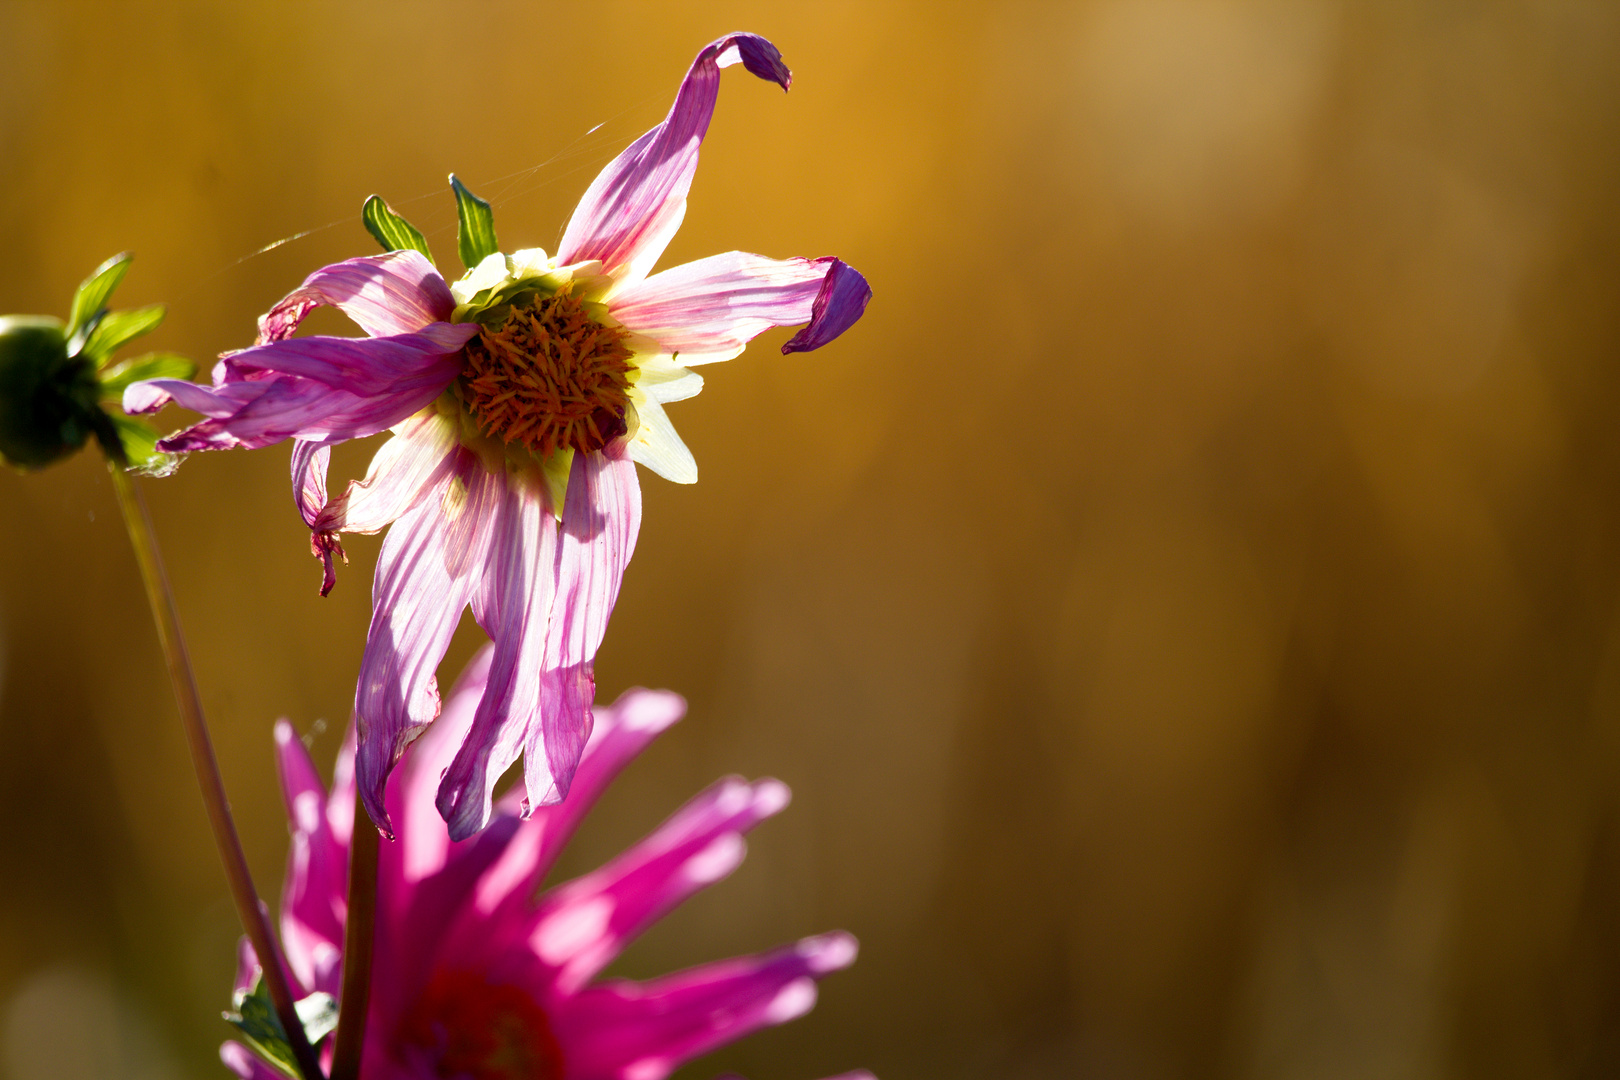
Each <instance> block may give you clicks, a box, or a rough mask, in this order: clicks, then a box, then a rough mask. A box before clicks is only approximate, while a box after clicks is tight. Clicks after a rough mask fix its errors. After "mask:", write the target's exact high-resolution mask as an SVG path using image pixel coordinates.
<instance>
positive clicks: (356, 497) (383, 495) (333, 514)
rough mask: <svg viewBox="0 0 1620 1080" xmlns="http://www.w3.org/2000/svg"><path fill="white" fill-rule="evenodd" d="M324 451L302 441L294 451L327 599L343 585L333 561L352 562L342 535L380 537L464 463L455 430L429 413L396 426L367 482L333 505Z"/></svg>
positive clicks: (298, 490) (302, 508)
mask: <svg viewBox="0 0 1620 1080" xmlns="http://www.w3.org/2000/svg"><path fill="white" fill-rule="evenodd" d="M324 445H326V444H316V443H313V442H305V441H303V440H299V441H298V442H297V444H296V445H295V446H294V448H293V490H294V493H295V496H296V497H297V501H298V508H299V512H300V513H302V514H303V515H304V520H305V522H306V523H308V525H309V527H310V549H311V550H312V551H313V552H314V553H315V555H316V557H318V558H319V559H320V560H321V563H322V565H323V568H324V573H323V575H322V579H321V595H322V596H325V595H327V594H328V593H330V592H331V591H332V586H333V585H335V584H336V583H337V572H336V569H337V568H336V567H335V566H334V565H333V556H334V555H336V556H338V557H341V558H343V559H344V561H345V562H347V561H348V557H347V556H345V555H344V554H343V544H342V542H341V541H340V540H339V539H338V534H339V533H340V532H360V533H374V532H380V531H381V530H382V529H384V528H385V527H387V525H388V524H389V523H390V522H392V521H394V520H395V519H396V518H398V517H399V516H400V515H401V514H403V513H405V512H406V511H407V510H409V509H411V507H413V506H415V505H416V504H417V502H418V501H420V500H421V498H422V497H423V496H424V495H425V494H426V493H427V492H428V491H431V490H432V489H433V488H434V487H435V486H437V485H439V484H441V483H443V482H444V481H445V480H447V479H448V478H449V476H450V474H451V472H453V471H454V468H455V463H456V462H457V461H458V460H460V459H459V458H458V456H457V454H456V447H457V446H458V445H459V444H458V442H457V439H456V431H455V425H454V424H453V423H451V422H450V421H449V420H447V419H446V418H445V417H443V416H440V415H439V414H438V413H436V412H432V411H429V410H423V411H421V412H419V413H416V414H413V415H412V416H411V417H409V418H408V419H406V420H405V421H403V422H402V423H400V424H398V425H396V426H395V428H394V437H393V438H392V439H389V440H388V441H387V442H386V443H384V444H383V445H382V448H381V449H379V450H378V451H377V453H376V454H375V455H373V456H372V459H371V466H370V467H369V468H368V469H367V471H366V478H365V479H364V480H362V481H353V482H350V484H349V487H348V490H346V491H345V492H344V493H343V494H342V495H340V496H338V497H337V498H336V499H332V500H327V498H326V458H324V457H321V456H320V451H319V450H318V449H314V448H316V447H318V446H324ZM300 470H302V471H300ZM317 500H319V501H317ZM312 506H313V507H314V508H315V512H314V513H313V514H312V513H311V512H310V509H309V508H310V507H312Z"/></svg>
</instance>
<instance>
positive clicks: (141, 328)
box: [79, 304, 168, 367]
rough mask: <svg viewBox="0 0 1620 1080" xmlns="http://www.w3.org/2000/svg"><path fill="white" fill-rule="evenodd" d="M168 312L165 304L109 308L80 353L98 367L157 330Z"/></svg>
mask: <svg viewBox="0 0 1620 1080" xmlns="http://www.w3.org/2000/svg"><path fill="white" fill-rule="evenodd" d="M167 311H168V309H167V308H165V307H164V306H163V305H162V304H152V305H150V306H148V307H143V308H136V309H134V310H133V311H109V312H107V314H105V315H103V316H102V317H101V321H100V322H98V323H96V326H95V329H94V330H91V331H90V336H89V338H87V339H86V340H85V343H84V347H83V348H81V349H80V350H79V355H80V356H86V357H89V358H90V359H91V360H93V361H95V364H96V366H97V367H101V366H102V365H103V364H105V363H106V362H107V360H108V358H109V357H111V356H112V354H113V353H115V352H117V351H118V350H119V349H121V348H123V347H124V346H125V345H127V344H129V343H130V342H131V341H134V340H135V339H136V338H138V337H140V336H141V335H142V334H150V333H151V332H152V331H153V330H156V329H157V327H158V324H159V323H161V322H162V321H163V316H164V314H165V313H166V312H167Z"/></svg>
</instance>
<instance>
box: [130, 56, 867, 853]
mask: <svg viewBox="0 0 1620 1080" xmlns="http://www.w3.org/2000/svg"><path fill="white" fill-rule="evenodd" d="M739 61H740V62H741V63H742V64H743V65H744V66H745V67H746V68H747V69H748V70H749V71H750V72H752V73H753V74H754V75H756V76H758V77H760V78H762V79H769V80H771V81H772V82H775V83H778V84H779V85H781V86H782V87H783V89H786V88H787V87H788V85H789V83H790V82H791V77H790V75H789V73H788V69H787V67H786V66H785V65H784V64H783V63H782V59H781V56H780V54H778V52H777V51H776V48H775V47H774V46H773V45H771V43H770V42H768V41H766V40H765V39H764V38H762V37H758V36H756V35H753V34H731V35H729V36H727V37H724V38H721V39H720V40H718V41H715V42H713V43H712V44H710V45H708V46H705V47H704V49H703V51H702V52H700V53H699V54H698V57H697V59H696V60H695V61H694V62H693V64H692V67H691V70H690V71H688V72H687V75H686V78H685V80H684V81H683V82H682V83H681V87H680V91H679V92H678V93H677V94H676V96H675V104H674V106H673V107H672V108H671V109H670V113H669V116H668V117H667V118H666V119H665V120H664V122H663V123H661V124H659V125H658V126H657V127H655V128H653V129H652V130H651V131H649V132H647V133H646V134H645V135H643V136H642V137H641V138H639V139H637V140H636V141H635V142H634V143H633V144H631V146H630V148H629V149H627V150H626V151H625V152H624V153H622V154H620V155H619V157H618V158H617V159H615V160H614V161H613V162H612V163H611V164H610V165H608V166H607V168H606V169H604V170H603V171H602V173H601V175H599V176H598V177H597V178H596V180H595V182H594V183H592V184H591V186H590V189H589V190H588V191H586V193H585V197H584V198H583V199H582V200H581V201H580V204H579V206H578V208H577V209H576V210H575V211H574V216H573V219H572V220H571V221H570V222H569V223H568V229H567V231H566V232H565V233H564V234H563V238H562V243H561V249H560V250H559V251H558V252H557V254H555V255H553V256H547V255H546V253H545V252H544V251H541V250H539V249H528V250H524V251H518V252H515V253H514V254H511V255H503V254H501V253H500V252H499V251H498V250H497V249H496V242H495V232H494V225H493V221H492V218H491V215H490V213H489V206H488V204H487V203H484V202H482V201H481V200H479V199H477V198H476V197H475V196H473V195H472V194H471V193H470V192H468V191H467V190H466V189H465V188H464V187H463V186H462V185H461V184H460V182H459V181H457V180H456V179H455V178H454V177H452V178H451V180H452V184H453V186H454V188H455V191H456V195H457V200H458V207H459V210H460V215H461V232H460V237H459V246H460V250H461V257H462V260H463V262H464V263H465V264H466V265H467V268H468V269H467V273H466V274H465V275H464V276H463V277H462V278H460V279H459V280H458V281H456V282H454V283H447V282H446V281H445V279H444V278H443V277H441V276H440V275H439V273H438V271H437V270H435V269H434V266H433V264H432V263H431V262H430V260H429V257H428V250H427V244H426V243H425V242H424V241H423V240H422V236H421V234H420V233H419V232H417V231H416V230H415V229H414V228H412V227H411V226H410V225H409V224H408V223H406V222H404V221H403V219H401V218H398V217H397V216H395V215H394V214H393V212H392V211H391V210H389V209H388V208H387V207H386V206H385V205H384V204H382V203H381V201H380V200H378V199H376V198H375V197H373V199H372V200H370V201H368V203H367V205H366V214H365V220H366V223H367V228H369V229H370V230H371V231H372V234H373V235H374V236H376V237H377V238H378V239H379V240H380V241H382V242H383V243H384V246H386V247H392V248H394V249H395V250H392V251H390V252H389V253H387V254H385V255H374V256H370V257H367V258H357V259H349V260H347V261H346V262H341V263H338V264H336V265H333V266H328V267H325V268H323V269H321V270H318V271H316V272H315V273H314V274H311V275H310V276H309V278H308V279H307V280H305V282H304V284H303V285H302V286H300V287H299V288H298V289H297V290H295V291H294V292H292V293H291V294H289V295H288V296H287V297H286V299H284V300H282V301H281V302H280V303H279V304H277V305H276V306H275V307H274V308H272V309H271V310H270V311H269V312H268V313H267V314H266V315H265V316H264V317H263V318H261V319H260V320H259V340H258V343H257V344H256V345H254V346H253V347H252V348H248V349H244V350H242V351H240V352H235V353H229V354H226V355H225V356H224V357H223V358H222V359H221V360H220V362H219V363H218V365H216V367H215V369H214V379H213V385H212V386H200V385H196V384H193V383H190V382H186V381H183V380H179V379H153V380H150V381H148V382H144V383H140V384H137V385H135V386H132V387H131V388H130V389H129V391H128V393H127V394H126V396H125V400H124V405H125V408H126V409H127V410H129V411H130V412H132V413H148V412H152V411H154V410H156V409H159V408H161V407H162V406H163V405H164V404H166V403H167V402H169V401H171V400H172V401H174V402H175V403H177V404H179V405H181V406H183V407H185V408H188V409H192V410H194V411H196V412H200V413H202V414H203V415H204V416H205V417H207V419H205V420H203V421H202V422H201V423H198V424H195V425H193V426H191V427H189V428H186V429H185V430H183V431H180V432H178V433H176V434H174V435H172V436H170V437H169V438H167V439H164V440H163V441H162V442H161V443H160V444H159V449H162V450H166V451H171V452H181V451H189V450H217V449H225V448H228V447H238V446H241V447H261V446H267V445H269V444H271V443H275V442H279V441H281V440H284V439H288V438H291V439H294V440H296V444H295V449H294V451H293V458H292V475H293V494H294V497H295V500H296V502H297V505H298V508H299V510H300V512H301V513H302V514H303V517H304V520H305V522H306V523H307V524H308V525H309V527H310V529H311V532H312V540H311V543H312V546H313V548H314V550H315V553H316V554H317V555H318V556H320V557H321V559H322V560H323V561H324V563H325V574H324V578H323V582H322V592H323V593H325V592H326V591H328V590H330V589H331V587H332V584H333V581H334V568H333V556H334V555H342V547H341V544H340V541H339V534H340V533H343V532H362V533H373V532H377V531H379V530H381V529H383V528H385V527H386V526H388V525H389V524H390V523H394V527H393V529H391V530H390V532H389V534H388V537H387V539H386V540H385V541H384V543H383V548H382V554H381V556H380V558H379V560H378V564H377V578H376V584H375V586H374V589H373V608H372V612H373V613H372V621H371V629H370V633H369V635H368V637H367V640H366V650H365V656H364V658H363V659H362V661H361V670H360V678H359V685H358V688H357V690H356V693H355V715H356V717H357V721H358V725H359V739H360V744H359V745H360V749H359V759H358V765H357V770H358V776H359V787H360V795H361V798H362V799H363V800H364V802H365V806H366V809H367V811H368V812H369V813H370V815H371V817H372V820H373V821H375V822H376V823H377V824H378V826H379V827H381V828H382V829H383V830H384V832H390V830H391V828H392V826H391V824H390V822H389V817H388V814H387V810H386V808H385V806H384V800H383V785H384V782H385V780H386V778H387V776H388V772H389V770H390V769H392V768H393V766H394V763H395V762H396V761H398V760H399V756H400V754H401V753H402V752H403V751H404V748H405V746H406V744H407V743H409V742H410V740H411V739H412V738H414V737H415V736H416V734H418V732H419V731H420V729H421V728H422V727H424V726H425V725H427V724H429V723H431V722H432V721H433V718H434V717H435V715H437V713H438V708H439V695H438V689H437V685H436V683H435V679H434V672H435V670H436V669H437V667H438V665H439V662H440V660H441V659H443V657H444V651H445V648H446V646H447V645H448V643H449V640H450V636H451V634H452V632H453V631H454V630H455V627H456V623H457V621H458V620H459V619H460V617H461V612H462V610H463V609H464V608H465V607H467V606H468V605H469V604H470V605H471V606H472V611H473V615H474V617H475V618H476V619H477V620H478V623H479V625H480V626H482V627H483V628H484V630H485V632H486V633H488V634H489V636H490V637H491V638H492V639H493V641H494V642H495V660H494V665H493V667H492V669H491V674H490V689H489V693H488V694H486V695H485V697H484V699H483V704H482V705H481V706H480V712H479V714H478V716H477V717H476V718H475V719H474V721H473V724H472V728H471V731H470V733H469V735H468V737H467V741H466V743H465V744H464V745H463V746H462V747H461V748H460V750H459V752H458V753H457V754H456V755H455V759H454V760H453V761H452V762H450V765H449V769H448V770H447V772H446V773H445V776H444V779H443V782H442V783H441V784H440V786H439V789H438V795H437V803H438V807H439V811H440V813H441V814H443V815H444V818H445V820H446V821H448V822H449V823H450V833H451V835H452V836H453V837H455V838H456V839H464V838H466V837H468V836H470V835H472V834H473V833H474V832H476V831H477V830H478V829H480V828H482V827H483V825H484V823H485V822H486V821H488V819H489V814H490V797H491V787H492V785H493V784H494V782H495V780H496V778H497V777H499V776H500V775H501V774H502V773H503V772H504V771H505V769H506V768H507V767H508V766H509V765H510V764H511V763H512V762H513V761H515V760H516V759H517V758H518V756H519V755H522V756H523V758H524V776H525V781H526V784H527V789H528V791H529V792H531V793H533V794H535V795H538V796H540V801H541V802H542V803H545V802H551V801H555V800H557V799H560V798H561V797H562V796H563V795H565V794H567V791H568V785H569V783H570V780H571V777H572V776H573V772H574V768H575V765H576V764H577V762H578V761H579V755H580V751H581V749H582V748H583V747H584V745H585V741H586V739H587V738H588V737H589V735H590V715H591V713H590V702H591V701H592V699H593V697H594V692H595V679H594V675H593V668H592V664H593V661H594V659H595V656H596V650H597V647H598V646H599V645H600V643H601V640H602V636H603V633H604V632H605V630H606V628H607V621H608V615H609V613H610V612H611V611H612V609H613V604H614V601H615V599H616V598H617V595H618V590H619V583H620V581H621V579H622V578H623V576H624V568H625V564H626V563H627V562H628V561H629V559H630V555H631V552H632V551H633V550H634V548H635V542H636V533H637V530H638V528H639V525H640V515H641V497H640V489H639V487H638V486H637V481H636V474H635V467H634V465H633V464H632V463H633V462H640V463H641V464H643V465H645V466H647V467H648V468H650V469H652V470H653V471H654V472H656V473H658V474H660V475H662V476H664V477H667V478H668V479H671V480H674V481H676V482H678V483H691V482H693V481H695V480H696V479H697V466H696V465H695V464H694V462H693V460H692V455H691V453H690V452H689V451H688V450H687V448H686V446H685V445H684V444H683V443H682V442H681V440H680V437H679V436H678V435H676V433H675V429H674V428H673V427H672V426H671V425H670V422H669V419H668V417H667V415H666V414H665V412H664V406H665V405H666V404H668V403H670V402H673V401H680V400H682V399H684V398H688V397H691V396H692V395H694V394H696V393H697V392H698V391H699V390H700V389H701V388H702V385H703V380H702V378H701V377H700V376H699V375H698V374H697V373H696V372H694V371H692V370H691V368H692V367H694V366H696V365H699V364H706V363H712V362H714V361H717V360H728V359H730V358H732V357H734V356H736V355H738V354H739V353H741V352H742V351H743V348H744V346H745V345H746V343H747V342H748V341H749V340H750V339H751V338H753V337H754V336H755V335H757V334H759V333H760V332H761V331H763V330H765V329H766V328H768V327H772V326H792V325H797V324H800V323H805V324H808V325H806V326H805V327H804V328H803V329H802V330H800V331H799V332H798V333H797V334H796V335H794V337H793V338H792V339H791V340H789V341H788V342H787V343H786V344H785V345H783V346H782V351H783V352H784V353H790V352H802V351H808V350H811V349H816V348H819V347H820V346H822V345H825V344H826V343H827V342H829V341H831V340H833V339H834V338H836V337H837V336H838V335H839V334H841V333H842V332H843V331H844V330H846V329H847V328H848V327H849V326H851V325H853V323H854V322H855V321H856V320H857V319H858V318H860V316H861V313H862V312H863V311H864V310H865V307H866V303H867V301H868V300H869V299H870V297H871V290H870V289H869V288H868V287H867V284H866V281H865V279H864V278H862V277H861V275H860V274H859V273H858V272H856V271H855V270H854V269H852V268H851V267H850V266H848V265H847V264H846V263H843V262H841V261H840V260H838V259H835V258H819V259H787V260H777V259H768V258H765V257H763V256H760V255H749V254H746V253H744V252H738V251H733V252H728V253H726V254H723V255H715V256H712V257H710V258H707V259H700V260H698V261H696V262H692V263H687V264H686V265H684V266H678V267H675V268H673V269H670V270H664V271H662V272H660V273H657V274H653V275H652V276H650V277H649V276H648V271H649V270H650V269H651V268H652V265H653V263H654V262H656V261H657V259H658V257H659V255H660V254H661V253H662V252H663V250H664V248H665V246H666V245H667V244H668V243H669V240H670V238H671V237H672V236H673V235H674V233H675V230H676V229H677V228H678V227H679V225H680V223H681V218H682V217H683V216H684V214H685V211H686V194H687V190H688V188H689V187H690V186H691V183H692V174H693V171H694V170H695V169H696V167H697V159H698V148H699V145H700V144H701V143H702V141H703V136H704V133H705V132H706V131H707V130H708V126H709V119H710V117H711V115H712V114H713V112H714V105H715V99H716V96H717V94H718V91H719V84H720V69H721V68H723V67H726V66H728V65H731V64H734V63H737V62H739ZM323 304H330V305H333V306H336V307H337V308H339V309H341V310H342V311H343V312H344V313H345V314H347V315H348V316H349V317H350V318H352V319H353V320H354V321H355V322H356V323H358V324H359V326H360V328H361V329H362V330H364V331H365V332H366V334H368V335H369V336H368V337H366V338H358V339H355V338H333V337H303V338H294V337H291V336H290V335H291V334H292V333H293V331H294V330H295V329H296V328H297V326H298V324H299V322H300V321H301V320H302V319H303V318H304V316H305V315H306V314H308V312H309V311H311V310H312V309H313V308H315V307H318V306H320V305H323ZM389 429H391V430H392V431H393V438H392V439H391V440H390V441H389V442H388V443H386V444H385V445H384V446H383V448H382V449H381V450H379V451H378V452H377V455H376V457H375V458H374V459H373V461H372V463H371V468H370V470H369V471H368V473H367V475H366V478H365V479H364V480H363V481H360V482H357V483H351V484H350V485H349V487H348V490H347V491H346V492H345V493H344V494H342V495H340V496H338V497H336V498H328V497H327V491H326V470H327V462H328V459H329V457H330V453H331V450H330V448H331V446H332V445H333V444H335V443H340V442H343V441H344V440H347V439H354V438H360V437H363V436H367V435H373V434H376V433H377V432H380V431H384V430H389Z"/></svg>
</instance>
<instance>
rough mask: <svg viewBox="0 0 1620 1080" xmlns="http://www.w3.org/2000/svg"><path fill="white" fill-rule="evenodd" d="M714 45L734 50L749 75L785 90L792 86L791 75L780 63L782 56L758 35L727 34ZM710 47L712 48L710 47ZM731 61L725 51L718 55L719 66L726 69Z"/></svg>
mask: <svg viewBox="0 0 1620 1080" xmlns="http://www.w3.org/2000/svg"><path fill="white" fill-rule="evenodd" d="M714 45H717V46H719V47H720V48H721V49H722V50H730V49H736V50H737V55H738V56H739V57H740V58H741V60H742V64H743V67H744V68H745V69H747V71H748V73H749V74H750V75H754V76H756V77H758V78H761V79H769V80H770V81H771V82H773V83H775V84H776V85H777V86H780V87H781V88H782V89H783V90H787V89H788V88H790V87H791V86H792V85H793V73H792V72H791V71H789V70H788V66H787V65H786V64H784V63H783V62H782V54H781V53H780V52H777V50H776V46H775V45H772V44H771V43H770V42H769V41H767V40H765V39H764V38H762V37H760V36H759V35H758V34H728V35H726V36H725V37H723V38H721V39H720V40H719V41H716V42H715V43H714ZM711 47H712V46H711ZM731 62H732V61H731V60H730V58H729V57H728V56H727V55H726V52H725V51H722V52H721V54H720V60H719V66H720V67H726V66H728V65H729V64H730V63H731Z"/></svg>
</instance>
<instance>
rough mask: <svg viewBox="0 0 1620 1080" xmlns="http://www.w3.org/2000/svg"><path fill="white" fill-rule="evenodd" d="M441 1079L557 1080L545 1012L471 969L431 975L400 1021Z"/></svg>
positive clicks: (557, 1056)
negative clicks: (409, 1009) (425, 987)
mask: <svg viewBox="0 0 1620 1080" xmlns="http://www.w3.org/2000/svg"><path fill="white" fill-rule="evenodd" d="M399 1041H400V1043H401V1044H402V1045H404V1046H409V1047H413V1048H415V1049H417V1050H420V1051H422V1053H423V1057H424V1058H425V1060H426V1061H427V1062H429V1063H430V1064H431V1065H432V1067H433V1072H434V1075H436V1076H439V1077H443V1078H445V1080H562V1077H563V1057H562V1050H561V1049H560V1048H559V1047H558V1046H557V1040H556V1038H555V1037H554V1036H553V1035H552V1034H551V1024H550V1023H549V1022H548V1021H547V1020H546V1014H545V1013H544V1012H543V1011H542V1010H541V1008H540V1006H539V1005H537V1004H535V1001H534V999H533V998H531V997H530V996H529V995H528V994H526V993H524V992H523V991H522V990H520V989H519V988H518V987H515V986H502V985H492V984H491V983H489V982H487V981H486V980H485V979H484V977H483V976H482V975H480V974H479V973H477V972H473V971H441V972H439V973H437V974H435V975H434V977H433V978H432V980H431V981H429V983H428V985H427V989H426V990H425V991H423V993H422V996H421V997H420V998H418V999H417V1001H416V1004H415V1005H414V1006H413V1007H412V1008H411V1011H410V1012H409V1013H408V1014H407V1015H406V1017H405V1019H404V1021H403V1022H402V1023H401V1024H400V1030H399Z"/></svg>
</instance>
